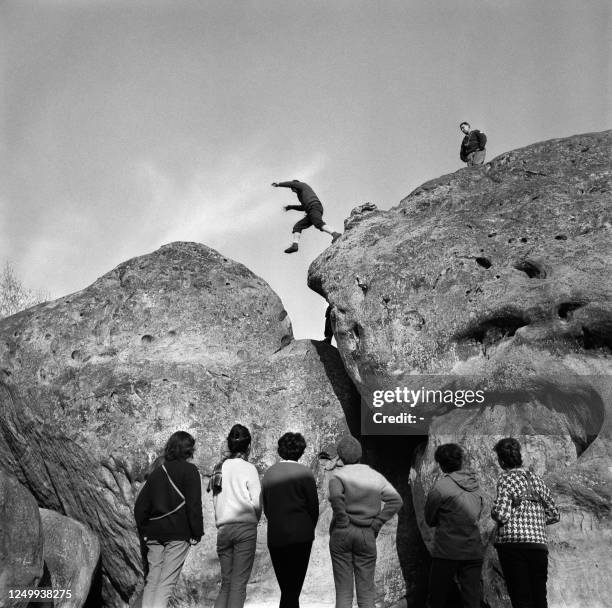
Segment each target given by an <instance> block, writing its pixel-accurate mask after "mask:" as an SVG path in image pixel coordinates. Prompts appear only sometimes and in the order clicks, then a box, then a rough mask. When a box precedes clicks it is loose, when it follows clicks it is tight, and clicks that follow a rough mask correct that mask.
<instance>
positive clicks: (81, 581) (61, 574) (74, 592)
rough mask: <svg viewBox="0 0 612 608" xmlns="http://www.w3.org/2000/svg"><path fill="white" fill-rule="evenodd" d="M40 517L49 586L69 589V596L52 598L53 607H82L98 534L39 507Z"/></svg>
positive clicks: (96, 552) (95, 561)
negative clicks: (49, 579) (53, 599)
mask: <svg viewBox="0 0 612 608" xmlns="http://www.w3.org/2000/svg"><path fill="white" fill-rule="evenodd" d="M40 519H41V522H42V527H43V536H44V556H45V564H46V566H47V568H48V570H49V574H50V577H51V585H50V586H51V587H53V589H69V590H70V597H68V596H67V595H65V596H64V597H58V598H57V599H55V608H81V607H82V606H84V605H85V602H86V601H87V597H88V596H89V593H90V589H91V584H92V581H93V578H94V575H95V572H96V569H97V566H98V561H99V559H100V543H99V541H98V537H97V536H96V535H95V534H94V533H93V532H92V531H91V530H90V529H89V528H88V527H87V526H84V525H83V524H82V523H80V522H78V521H74V520H73V519H70V518H69V517H65V516H64V515H60V514H59V513H56V512H55V511H50V510H49V509H40Z"/></svg>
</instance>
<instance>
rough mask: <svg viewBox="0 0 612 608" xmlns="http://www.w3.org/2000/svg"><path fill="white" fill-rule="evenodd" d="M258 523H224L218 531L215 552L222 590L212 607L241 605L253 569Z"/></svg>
mask: <svg viewBox="0 0 612 608" xmlns="http://www.w3.org/2000/svg"><path fill="white" fill-rule="evenodd" d="M256 545H257V524H255V523H248V522H247V523H235V524H224V525H222V526H220V527H219V529H218V530H217V555H218V556H219V563H220V565H221V589H220V591H219V595H218V596H217V601H216V602H215V608H242V606H244V601H245V599H246V587H247V583H248V582H249V576H251V570H252V569H253V561H254V560H255V548H256Z"/></svg>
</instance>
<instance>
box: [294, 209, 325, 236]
mask: <svg viewBox="0 0 612 608" xmlns="http://www.w3.org/2000/svg"><path fill="white" fill-rule="evenodd" d="M324 225H325V222H324V221H323V205H321V203H313V204H312V205H311V207H310V209H308V211H307V212H306V215H305V216H304V217H303V218H302V219H301V220H300V221H299V222H297V223H296V224H295V226H294V227H293V232H302V230H306V228H310V226H314V227H315V228H318V229H319V230H321V229H322V228H323V226H324Z"/></svg>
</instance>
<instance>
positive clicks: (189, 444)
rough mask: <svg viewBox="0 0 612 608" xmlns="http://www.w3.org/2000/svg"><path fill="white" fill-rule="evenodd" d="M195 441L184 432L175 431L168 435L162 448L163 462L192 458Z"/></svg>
mask: <svg viewBox="0 0 612 608" xmlns="http://www.w3.org/2000/svg"><path fill="white" fill-rule="evenodd" d="M194 449H195V439H194V438H193V437H192V436H191V435H190V434H189V433H186V432H185V431H176V433H172V435H170V439H168V441H167V443H166V447H165V448H164V459H165V460H187V459H188V458H192V457H193V451H194Z"/></svg>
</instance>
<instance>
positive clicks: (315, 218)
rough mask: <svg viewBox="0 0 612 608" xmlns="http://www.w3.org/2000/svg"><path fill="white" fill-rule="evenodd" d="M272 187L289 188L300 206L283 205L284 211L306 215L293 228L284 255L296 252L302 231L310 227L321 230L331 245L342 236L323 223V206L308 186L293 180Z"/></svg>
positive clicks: (277, 183) (274, 184)
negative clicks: (329, 239)
mask: <svg viewBox="0 0 612 608" xmlns="http://www.w3.org/2000/svg"><path fill="white" fill-rule="evenodd" d="M272 186H273V187H274V188H291V191H292V192H294V193H295V194H296V195H297V197H298V200H299V201H300V204H299V205H285V211H304V212H305V213H306V215H305V216H304V217H303V218H302V219H301V220H300V221H299V222H297V223H296V224H295V226H294V227H293V231H292V233H291V245H290V246H289V247H288V248H287V249H285V253H295V252H296V251H297V250H298V244H299V242H300V236H301V234H302V230H304V229H306V228H310V226H314V227H315V228H317V229H318V230H321V232H327V234H330V235H331V237H332V243H335V242H336V241H337V240H338V239H339V238H340V237H341V236H342V233H340V232H337V231H336V230H334V229H333V228H332V227H331V226H329V224H326V223H325V222H324V221H323V205H322V204H321V201H320V200H319V197H318V196H317V195H316V194H315V192H314V190H313V189H312V188H311V187H310V186H309V185H308V184H305V183H304V182H301V181H299V180H297V179H294V180H291V181H288V182H274V183H273V184H272Z"/></svg>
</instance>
